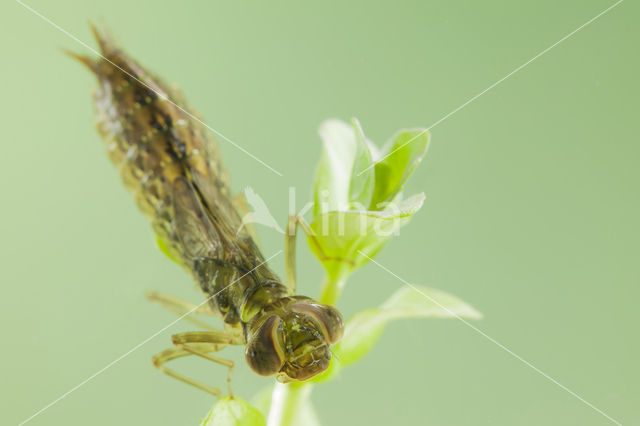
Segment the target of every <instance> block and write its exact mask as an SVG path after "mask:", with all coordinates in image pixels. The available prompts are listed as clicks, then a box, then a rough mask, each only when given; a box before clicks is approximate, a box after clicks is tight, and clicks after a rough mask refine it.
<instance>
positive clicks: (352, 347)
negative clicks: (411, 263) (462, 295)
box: [334, 286, 482, 366]
mask: <svg viewBox="0 0 640 426" xmlns="http://www.w3.org/2000/svg"><path fill="white" fill-rule="evenodd" d="M456 317H459V318H465V319H479V318H481V317H482V315H481V314H480V313H479V312H478V311H476V310H475V309H474V308H473V307H472V306H471V305H469V304H467V303H465V302H463V301H462V300H460V299H458V298H457V297H455V296H452V295H451V294H448V293H445V292H443V291H440V290H435V289H431V288H427V287H422V286H413V287H409V286H406V287H402V288H401V289H400V290H398V291H397V292H396V293H394V294H393V296H391V297H390V298H389V299H388V300H387V301H386V302H385V303H383V304H382V305H381V306H380V307H379V308H376V309H368V310H365V311H362V312H359V313H357V314H355V315H354V316H353V317H352V318H351V319H350V320H349V321H348V322H347V324H346V327H345V333H344V337H343V338H342V340H341V341H340V342H339V343H338V344H337V345H336V346H335V348H334V351H335V352H336V353H337V355H338V357H339V359H340V364H341V365H342V366H346V365H349V364H352V363H354V362H356V361H358V360H359V359H360V358H362V357H363V356H365V355H366V354H367V353H369V351H370V350H371V349H372V348H373V346H374V345H375V344H376V342H377V341H378V339H379V338H380V336H381V334H382V332H383V331H384V328H385V327H386V325H387V324H388V323H389V322H390V321H393V320H396V319H400V318H456Z"/></svg>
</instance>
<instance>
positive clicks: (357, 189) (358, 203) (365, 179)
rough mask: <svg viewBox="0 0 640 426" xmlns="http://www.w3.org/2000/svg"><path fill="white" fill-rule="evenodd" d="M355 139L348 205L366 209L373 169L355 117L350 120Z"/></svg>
mask: <svg viewBox="0 0 640 426" xmlns="http://www.w3.org/2000/svg"><path fill="white" fill-rule="evenodd" d="M351 125H352V126H353V132H354V134H355V140H356V153H355V156H354V160H353V167H352V168H351V185H350V188H349V207H350V208H352V209H358V210H366V208H367V207H368V206H369V204H370V203H371V196H372V195H373V188H374V181H375V171H374V169H373V162H372V160H371V152H370V151H369V146H368V145H367V139H366V138H365V136H364V132H363V131H362V127H361V126H360V123H359V122H358V120H357V119H355V118H354V119H353V120H351Z"/></svg>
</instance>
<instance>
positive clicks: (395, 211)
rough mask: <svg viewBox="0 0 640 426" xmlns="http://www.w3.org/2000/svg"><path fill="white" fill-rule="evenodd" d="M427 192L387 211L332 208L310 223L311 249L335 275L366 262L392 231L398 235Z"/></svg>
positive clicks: (389, 236) (393, 205) (386, 240)
mask: <svg viewBox="0 0 640 426" xmlns="http://www.w3.org/2000/svg"><path fill="white" fill-rule="evenodd" d="M424 198H425V197H424V194H418V195H414V196H413V197H410V198H408V199H406V200H404V201H402V202H399V203H398V204H392V205H389V206H387V208H386V209H385V210H384V211H355V210H352V211H331V212H328V213H324V214H320V215H319V216H317V217H316V219H315V220H314V221H313V222H312V223H311V225H310V226H311V229H312V230H313V232H314V234H315V235H313V236H312V237H309V246H310V247H311V250H312V251H313V252H314V253H315V254H316V256H317V257H318V258H319V259H320V261H321V262H322V263H323V265H324V266H325V268H326V269H327V272H328V273H329V275H330V276H332V277H334V278H335V277H337V276H339V275H340V274H341V273H344V270H345V268H346V269H347V270H352V269H355V268H358V267H360V266H362V265H364V264H365V263H366V262H367V261H368V259H367V258H366V257H364V256H362V255H361V254H359V252H360V251H362V252H364V253H365V254H366V255H367V256H369V257H373V256H375V255H376V254H377V253H378V251H380V250H381V249H382V248H383V247H384V245H385V244H386V243H387V242H388V241H389V239H390V238H391V237H392V236H393V235H397V234H398V232H399V229H400V227H402V226H404V225H405V224H406V223H407V222H408V221H409V219H410V218H411V216H412V215H413V214H415V213H416V212H417V211H418V210H419V209H420V207H422V204H423V202H424Z"/></svg>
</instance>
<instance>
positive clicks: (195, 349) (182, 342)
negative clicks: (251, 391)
mask: <svg viewBox="0 0 640 426" xmlns="http://www.w3.org/2000/svg"><path fill="white" fill-rule="evenodd" d="M171 340H172V342H173V344H174V345H176V346H175V347H174V348H170V349H167V350H164V351H162V352H160V353H158V354H156V355H155V356H154V357H153V358H152V361H153V365H154V366H155V367H156V368H157V369H158V370H160V371H162V372H163V373H165V374H167V375H168V376H171V377H173V378H175V379H177V380H180V381H181V382H183V383H186V384H188V385H191V386H194V387H196V388H198V389H200V390H203V391H205V392H208V393H210V394H212V395H214V396H217V397H220V396H222V391H221V390H220V389H218V388H214V387H212V386H209V385H206V384H204V383H202V382H199V381H197V380H194V379H192V378H190V377H187V376H185V375H183V374H180V373H178V372H176V371H174V370H172V369H170V368H167V367H166V366H165V364H166V363H167V362H169V361H173V360H174V359H178V358H182V357H185V356H190V355H196V356H199V357H201V358H204V359H206V360H208V361H211V362H215V363H217V364H221V365H224V366H226V367H228V368H229V372H228V374H227V387H228V390H229V395H232V391H231V372H232V371H233V365H234V364H233V361H231V360H229V359H225V358H220V357H216V356H213V355H210V354H209V353H210V352H218V351H219V350H221V349H222V348H223V347H225V346H227V345H236V344H243V343H244V342H243V341H242V338H239V337H238V336H237V335H234V334H230V333H225V332H221V331H200V332H187V333H180V334H176V335H174V336H172V339H171Z"/></svg>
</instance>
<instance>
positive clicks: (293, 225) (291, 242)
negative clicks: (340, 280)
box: [284, 214, 330, 294]
mask: <svg viewBox="0 0 640 426" xmlns="http://www.w3.org/2000/svg"><path fill="white" fill-rule="evenodd" d="M298 226H300V228H302V231H303V232H304V233H305V234H306V235H307V237H308V241H309V244H311V245H312V246H313V248H314V251H315V252H316V253H317V255H318V257H319V258H320V260H322V261H326V260H328V259H330V258H329V257H328V256H327V255H326V254H325V252H324V251H323V250H322V246H321V245H320V244H319V243H318V240H317V239H316V233H315V232H314V231H313V229H311V226H309V224H308V223H307V222H306V221H305V220H304V219H303V218H302V217H301V216H298V215H297V214H292V215H290V216H289V222H288V223H287V235H286V236H285V244H284V253H285V263H286V274H287V287H288V288H289V289H290V290H291V291H292V293H293V294H295V292H296V234H297V230H298Z"/></svg>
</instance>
